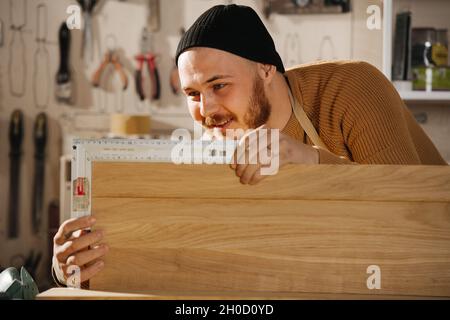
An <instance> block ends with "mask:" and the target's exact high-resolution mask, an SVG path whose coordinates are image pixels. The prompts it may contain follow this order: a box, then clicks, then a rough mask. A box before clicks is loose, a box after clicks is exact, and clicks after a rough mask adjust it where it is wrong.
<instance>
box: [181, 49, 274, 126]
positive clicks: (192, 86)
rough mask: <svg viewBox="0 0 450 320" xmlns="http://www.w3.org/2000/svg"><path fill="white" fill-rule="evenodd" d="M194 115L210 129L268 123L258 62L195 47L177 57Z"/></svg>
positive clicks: (182, 82) (266, 104)
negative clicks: (257, 69) (257, 70)
mask: <svg viewBox="0 0 450 320" xmlns="http://www.w3.org/2000/svg"><path fill="white" fill-rule="evenodd" d="M178 70H179V75H180V81H181V87H182V88H183V91H184V94H185V95H186V97H187V102H188V107H189V112H190V114H191V116H192V118H193V119H194V120H196V121H198V122H201V123H202V125H203V126H204V127H205V128H207V129H209V130H214V131H216V130H219V131H220V133H222V135H225V133H226V130H227V129H244V130H246V129H253V128H257V127H259V126H261V125H263V124H264V123H266V122H267V120H268V119H269V116H270V112H271V105H270V103H269V101H268V99H267V97H266V94H265V89H264V84H263V80H262V79H261V78H260V77H259V76H258V74H257V72H256V63H253V62H251V61H249V60H246V59H244V58H241V57H239V56H236V55H233V54H231V53H228V52H225V51H221V50H217V49H211V48H194V49H190V50H188V51H185V52H183V53H182V54H181V55H180V57H179V60H178Z"/></svg>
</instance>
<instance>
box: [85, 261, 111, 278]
mask: <svg viewBox="0 0 450 320" xmlns="http://www.w3.org/2000/svg"><path fill="white" fill-rule="evenodd" d="M104 267H105V262H104V261H103V260H98V261H96V262H95V263H94V264H92V265H90V266H88V267H86V268H84V269H83V270H82V271H81V281H80V282H85V281H87V280H89V279H91V278H92V277H93V276H95V275H96V274H97V273H98V272H100V271H101V270H102V269H103V268H104Z"/></svg>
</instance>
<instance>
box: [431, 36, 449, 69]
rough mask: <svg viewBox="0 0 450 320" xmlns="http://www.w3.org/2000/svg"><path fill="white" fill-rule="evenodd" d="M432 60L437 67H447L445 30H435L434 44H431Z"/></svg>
mask: <svg viewBox="0 0 450 320" xmlns="http://www.w3.org/2000/svg"><path fill="white" fill-rule="evenodd" d="M431 57H432V60H433V62H434V64H435V65H436V66H438V67H443V66H447V65H448V38H447V29H437V30H436V42H435V43H434V44H433V48H432V53H431Z"/></svg>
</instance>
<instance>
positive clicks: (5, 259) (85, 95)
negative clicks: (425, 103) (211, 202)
mask: <svg viewBox="0 0 450 320" xmlns="http://www.w3.org/2000/svg"><path fill="white" fill-rule="evenodd" d="M228 2H230V1H216V0H164V1H162V0H161V1H160V5H161V8H160V9H161V10H160V13H161V17H160V18H161V19H160V21H161V27H160V30H159V31H158V32H156V33H155V34H153V36H152V49H153V51H154V52H155V53H156V55H157V66H158V69H159V74H160V78H161V99H160V100H159V101H151V102H150V101H148V100H146V101H145V102H141V101H140V100H139V98H138V96H137V94H136V90H135V85H134V80H133V75H134V69H135V68H136V61H135V60H134V56H135V55H136V54H137V53H138V52H139V40H140V36H141V32H142V28H143V27H144V26H145V25H146V23H147V17H148V14H149V12H148V8H147V3H148V1H147V0H128V1H116V0H103V1H100V3H99V4H98V5H97V7H96V8H95V10H94V16H93V39H94V47H93V58H92V59H82V58H81V56H80V52H81V46H82V31H80V30H72V31H71V37H72V44H71V51H70V64H71V66H72V70H73V74H72V76H73V79H72V80H73V81H72V86H73V92H74V99H73V100H74V101H73V104H72V105H67V104H64V103H60V102H58V101H57V99H56V98H55V90H56V83H55V75H56V73H57V71H58V68H59V61H60V58H59V47H58V30H59V28H60V25H61V23H63V22H64V21H65V20H66V19H67V17H68V14H67V12H66V10H67V8H68V6H69V5H73V4H76V1H71V0H26V1H24V0H14V1H9V0H0V19H1V20H2V21H3V29H4V30H3V35H4V41H3V45H2V46H0V56H1V58H0V163H1V164H2V165H1V166H0V187H1V192H0V265H1V266H10V265H14V264H17V263H18V261H19V262H20V259H19V260H17V259H18V257H16V258H15V259H16V260H13V261H12V260H11V258H12V257H13V256H14V255H16V254H18V253H20V254H22V255H24V256H27V255H28V254H29V253H30V250H32V249H33V250H35V251H36V252H41V253H42V254H43V256H42V259H43V260H42V261H43V262H41V264H40V268H39V270H37V277H38V278H39V279H45V278H46V276H47V271H48V270H49V264H48V261H49V260H48V259H49V252H48V250H47V240H48V239H47V230H46V228H44V229H43V231H42V232H41V233H40V234H38V235H32V232H31V196H32V193H33V175H34V159H33V157H34V156H33V155H34V147H33V136H32V133H33V122H34V119H35V117H36V115H37V114H38V113H39V112H41V111H45V112H46V113H47V116H48V119H49V129H48V139H49V140H48V143H47V151H46V155H47V158H46V165H45V170H46V171H45V191H44V206H45V210H44V212H45V213H47V211H48V207H49V204H50V202H51V201H52V200H56V201H57V200H58V199H59V192H60V190H59V188H60V185H59V172H60V171H59V170H60V167H59V158H60V156H61V155H62V154H68V153H70V144H71V140H70V138H71V137H73V136H85V137H86V136H90V137H101V136H104V135H105V134H107V133H108V130H109V115H110V114H112V113H127V114H148V115H151V118H152V128H153V130H154V131H155V132H157V131H166V130H171V129H172V128H178V127H186V128H189V129H192V128H193V122H192V120H191V118H190V116H189V115H188V113H187V108H186V106H185V100H184V98H183V97H182V96H181V95H178V96H177V95H175V94H173V93H172V92H171V89H170V86H169V77H170V72H171V70H172V69H173V67H174V60H173V56H174V53H175V50H176V45H177V43H178V40H179V38H180V29H181V28H182V27H183V28H187V27H189V26H190V25H191V24H192V22H193V21H194V20H195V19H196V18H197V17H198V16H199V15H200V14H201V13H202V12H203V11H205V10H206V9H207V8H209V7H211V6H213V5H215V4H223V3H228ZM234 2H235V3H238V4H245V5H249V6H251V7H253V8H254V9H255V10H256V11H257V12H258V13H259V14H260V16H261V18H262V19H263V21H264V22H265V24H266V26H267V27H268V29H269V31H270V32H271V34H272V35H273V37H274V41H275V44H276V46H277V48H278V50H279V52H280V55H281V56H282V59H283V61H284V63H285V65H286V67H290V66H293V65H295V64H300V63H306V62H310V61H314V60H317V59H361V60H365V61H368V62H370V63H372V64H374V65H375V66H377V67H378V68H380V69H381V64H382V60H381V57H382V50H381V46H382V33H381V31H380V30H373V31H369V30H368V29H367V28H366V18H367V14H366V8H367V6H368V4H377V5H381V3H382V1H381V0H373V1H372V0H361V1H354V4H353V9H352V11H351V12H350V13H346V14H326V15H302V16H299V15H290V16H285V15H279V14H273V15H271V16H270V18H269V19H266V18H265V17H264V16H263V14H262V0H242V1H234ZM11 4H12V5H13V10H10V9H11ZM24 4H25V5H26V19H25V20H24ZM40 4H44V5H45V6H46V9H47V12H48V17H47V18H46V19H45V18H43V19H38V14H37V7H38V5H40ZM10 12H11V13H12V14H10ZM11 20H12V21H13V22H12V21H11ZM22 22H24V23H26V24H25V27H24V30H23V32H22V37H23V42H21V41H20V37H19V36H18V34H17V31H16V35H15V37H13V36H14V32H13V31H12V30H10V25H11V24H12V23H14V24H21V23H22ZM37 24H39V25H40V26H41V27H40V28H39V29H40V30H45V28H46V30H47V31H48V32H47V37H46V42H45V43H38V42H37V41H36V37H37V34H36V33H37V29H38V27H37ZM13 40H14V41H13ZM21 46H22V47H21ZM42 46H45V48H46V50H47V51H48V56H45V55H41V54H39V55H37V57H36V52H38V49H39V48H42ZM108 48H115V49H116V50H117V52H118V54H119V56H120V61H121V63H122V65H123V68H124V69H125V72H126V74H127V76H128V81H129V86H128V88H127V89H126V90H125V91H122V90H121V89H120V88H121V82H120V79H119V77H117V76H113V77H111V79H110V81H109V82H108V83H107V84H104V85H102V86H101V88H93V87H92V86H91V84H90V79H91V77H92V74H93V73H94V71H95V70H96V69H97V68H98V66H99V64H100V62H101V61H102V60H103V56H104V54H105V52H107V50H108ZM22 52H24V54H25V56H24V59H22V56H21V53H22ZM39 52H40V53H42V51H39ZM46 58H48V61H49V63H47V62H46ZM35 59H37V60H35ZM35 61H38V63H37V64H36V63H35ZM47 72H48V77H47ZM22 74H24V75H25V76H24V77H22V78H21V75H22ZM35 74H38V76H35ZM11 82H13V85H15V86H17V85H19V86H20V85H21V84H23V85H24V89H25V93H24V95H23V96H22V97H16V96H13V95H12V94H11V92H10V89H11V87H12V85H11ZM35 92H36V93H37V94H34V93H35ZM47 96H48V97H49V99H48V103H46V98H47ZM43 102H45V103H44V104H45V107H44V108H41V109H40V108H38V107H37V106H38V105H39V106H41V105H42V104H43ZM14 109H20V110H22V111H23V113H24V115H25V130H24V141H23V147H22V150H23V155H22V162H21V176H20V223H21V224H20V238H19V239H17V240H9V239H7V235H6V228H7V211H8V190H9V187H8V184H9V179H10V177H9V156H8V153H9V142H8V127H9V120H10V116H11V113H12V111H13V110H14ZM419 111H420V110H419ZM426 112H427V113H428V112H431V113H434V112H442V111H440V110H438V109H427V111H426ZM439 115H440V116H439V119H435V117H433V116H429V117H428V119H429V121H436V123H437V122H439V128H441V127H446V128H450V126H449V124H450V117H449V116H448V112H447V113H446V115H445V117H443V116H442V114H441V113H439ZM433 123H434V122H431V124H430V122H428V128H427V130H428V129H429V132H431V133H432V138H433V139H434V138H435V137H436V138H437V141H436V143H437V144H438V146H440V147H441V146H443V145H446V144H447V143H446V142H445V141H443V140H442V139H444V137H443V136H441V134H440V133H438V132H437V131H434V129H433ZM446 130H448V129H446ZM447 134H448V131H447ZM447 137H448V135H447ZM445 150H446V151H445ZM445 150H444V151H445V152H444V155H445V156H446V157H447V159H448V160H450V151H449V150H448V147H447V149H445ZM43 226H47V215H45V217H44V221H43ZM44 262H45V263H44ZM40 283H44V282H43V280H41V282H40Z"/></svg>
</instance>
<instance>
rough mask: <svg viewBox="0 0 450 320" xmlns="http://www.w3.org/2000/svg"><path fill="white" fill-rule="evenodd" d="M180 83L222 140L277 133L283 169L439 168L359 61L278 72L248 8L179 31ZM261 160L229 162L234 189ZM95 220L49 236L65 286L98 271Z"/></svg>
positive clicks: (389, 92) (206, 17)
mask: <svg viewBox="0 0 450 320" xmlns="http://www.w3.org/2000/svg"><path fill="white" fill-rule="evenodd" d="M176 58H177V65H178V67H179V75H180V80H181V85H182V87H183V90H184V93H185V95H186V97H187V102H188V107H189V111H190V114H191V116H192V118H193V119H194V120H196V121H198V122H201V123H202V125H203V126H205V127H206V128H208V129H210V130H214V131H215V132H219V133H221V134H223V135H225V134H226V133H227V132H226V131H227V130H232V129H254V130H256V131H260V130H262V129H270V130H274V129H279V130H280V135H279V151H278V153H276V154H272V157H278V159H279V164H280V166H283V165H284V164H287V163H305V164H322V163H323V164H355V163H360V164H427V165H446V162H445V161H444V159H443V158H442V157H441V155H440V154H439V152H438V151H437V149H436V148H435V146H434V145H433V143H432V142H431V140H430V139H429V138H428V137H427V135H426V134H425V133H424V131H423V130H422V129H421V127H420V126H419V125H418V124H417V123H416V121H415V120H414V118H413V117H412V115H411V113H410V112H409V111H408V110H407V108H406V107H405V105H404V103H403V102H402V100H401V98H400V97H399V95H398V93H397V92H396V90H395V89H394V87H393V86H392V84H391V83H390V82H389V80H387V79H386V78H385V77H384V76H383V75H382V74H381V73H380V72H379V71H378V70H377V69H376V68H374V67H372V66H371V65H369V64H368V63H365V62H351V61H340V62H321V63H314V64H309V65H303V66H300V67H297V68H294V69H291V70H289V71H287V72H285V70H284V67H283V63H282V61H281V59H280V56H279V55H278V53H277V52H276V50H275V46H274V43H273V40H272V38H271V36H270V35H269V33H268V31H267V30H266V28H265V27H264V24H263V23H262V21H261V20H260V19H259V17H258V15H257V14H256V13H255V12H254V11H253V10H252V9H251V8H249V7H245V6H237V5H228V6H223V5H221V6H215V7H213V8H211V9H210V10H208V11H206V12H205V13H204V14H203V15H201V16H200V17H199V18H198V20H197V21H196V22H195V23H194V24H193V25H192V27H191V28H190V29H189V30H188V31H187V32H186V33H185V35H184V36H183V38H182V39H181V41H180V43H179V45H178V49H177V54H176ZM260 168H261V165H260V164H247V163H240V162H238V163H237V164H233V165H232V169H233V170H235V172H236V175H237V176H238V177H239V179H240V182H241V183H244V184H246V183H248V184H254V183H257V182H259V181H260V180H261V179H262V178H263V176H262V175H261V174H260V170H259V169H260ZM94 223H95V219H94V218H93V217H84V218H81V219H73V220H69V221H67V222H65V223H64V224H63V225H62V226H61V227H60V229H59V231H58V234H57V235H56V236H55V239H54V258H53V261H54V263H53V264H54V271H55V275H56V277H57V278H58V279H59V281H60V282H61V283H62V284H64V283H65V282H66V279H67V275H68V273H70V272H68V269H69V268H70V266H73V265H76V266H80V267H81V273H80V276H81V282H84V281H86V280H89V279H90V278H91V277H93V276H94V275H95V274H97V273H98V272H99V271H100V270H101V269H102V268H103V266H104V264H103V262H102V260H101V259H102V257H103V256H104V255H105V254H106V253H107V251H108V247H107V246H105V245H100V246H94V247H93V248H92V249H88V248H89V246H91V245H93V244H95V243H98V242H100V241H101V239H102V234H101V231H96V232H93V233H86V232H81V231H80V230H82V229H85V228H90V227H92V226H93V224H94Z"/></svg>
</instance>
